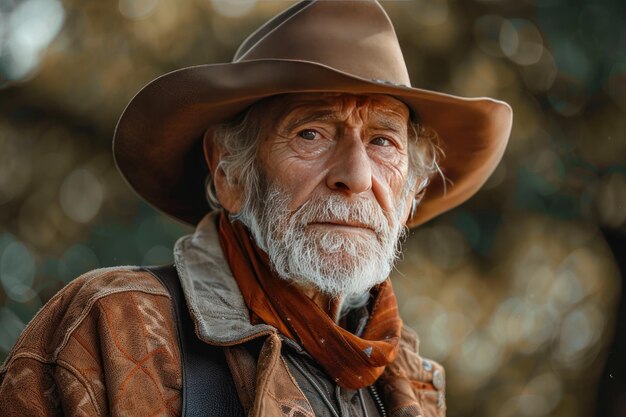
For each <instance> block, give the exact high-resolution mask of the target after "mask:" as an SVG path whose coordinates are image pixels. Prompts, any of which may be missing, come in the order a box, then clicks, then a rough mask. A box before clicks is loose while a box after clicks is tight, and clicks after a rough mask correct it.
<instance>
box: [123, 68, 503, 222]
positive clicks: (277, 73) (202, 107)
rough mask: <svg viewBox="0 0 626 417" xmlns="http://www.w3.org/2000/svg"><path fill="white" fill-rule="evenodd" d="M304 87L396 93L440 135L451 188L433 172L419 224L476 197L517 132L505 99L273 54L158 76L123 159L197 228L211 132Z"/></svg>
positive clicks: (144, 189) (130, 127)
mask: <svg viewBox="0 0 626 417" xmlns="http://www.w3.org/2000/svg"><path fill="white" fill-rule="evenodd" d="M297 92H345V93H353V94H387V95H390V96H393V97H395V98H397V99H398V100H400V101H402V102H404V103H405V104H406V105H407V106H408V107H409V108H411V109H412V110H413V111H414V112H415V113H416V114H418V115H419V120H420V123H422V124H423V125H425V126H429V127H430V128H432V129H434V130H435V131H436V132H437V134H438V136H439V139H440V147H441V148H442V150H443V153H444V155H445V157H444V158H443V160H442V161H441V163H440V166H441V170H442V172H443V174H444V175H445V177H446V179H447V180H448V186H447V187H444V183H443V181H442V180H441V178H439V177H438V176H435V177H434V178H433V182H432V183H431V184H430V185H429V187H428V190H427V192H426V194H425V196H424V199H423V200H422V203H421V204H420V206H419V207H418V209H417V211H416V212H415V215H414V216H413V217H412V218H411V219H409V221H408V225H409V226H410V227H413V226H416V225H419V224H422V223H424V222H426V221H428V220H430V219H432V218H433V217H435V216H437V215H438V214H441V213H443V212H445V211H447V210H450V209H452V208H454V207H456V206H458V205H459V204H461V203H463V202H464V201H466V200H467V199H469V198H470V197H471V196H472V195H474V194H475V193H476V192H477V191H478V189H479V188H480V187H481V186H482V185H483V184H484V183H485V181H486V180H487V179H488V177H489V176H490V175H491V173H492V172H493V171H494V169H495V168H496V166H497V164H498V162H499V161H500V159H501V158H502V154H503V153H504V149H505V147H506V144H507V141H508V138H509V134H510V131H511V125H512V110H511V107H510V106H509V105H508V104H507V103H504V102H502V101H498V100H493V99H490V98H463V97H457V96H453V95H448V94H442V93H438V92H434V91H428V90H421V89H418V88H411V87H405V86H398V85H392V84H388V83H384V82H379V81H376V80H366V79H363V78H359V77H356V76H353V75H351V74H346V73H343V72H341V71H338V70H335V69H333V68H330V67H327V66H324V65H320V64H317V63H313V62H308V61H296V60H277V59H264V60H255V61H243V62H237V63H226V64H209V65H200V66H195V67H189V68H183V69H180V70H177V71H173V72H170V73H168V74H165V75H163V76H161V77H159V78H157V79H155V80H153V81H152V82H150V83H149V84H148V85H146V86H145V87H144V88H143V89H141V90H140V91H139V92H138V93H137V94H136V95H135V97H133V99H132V100H131V101H130V103H129V104H128V106H127V107H126V109H125V110H124V112H123V114H122V116H121V117H120V119H119V121H118V124H117V127H116V129H115V134H114V138H113V155H114V159H115V163H116V164H117V166H118V168H119V170H120V172H121V173H122V175H123V176H124V178H125V179H126V181H127V182H128V183H129V185H130V186H131V188H132V189H134V190H135V191H136V192H137V193H138V194H139V195H140V196H141V197H142V198H144V199H145V200H146V201H147V202H148V203H150V204H151V205H153V206H154V207H156V208H157V209H159V210H161V211H163V212H165V213H166V214H169V215H171V216H173V217H174V218H176V219H178V220H181V221H183V222H184V223H187V224H189V225H192V226H194V225H196V224H197V223H198V222H199V221H200V220H201V219H202V217H203V216H204V215H205V214H206V213H207V212H208V211H209V210H210V207H209V205H208V204H207V201H206V198H205V195H206V193H205V182H204V181H205V178H206V175H207V173H208V171H207V167H206V164H205V162H204V157H203V154H202V146H201V138H202V136H203V134H204V132H205V131H206V129H207V128H208V127H210V126H212V125H215V124H218V123H223V122H225V121H227V120H229V119H231V118H232V117H234V116H235V115H236V114H238V113H239V112H241V111H242V110H244V109H246V108H247V107H248V106H250V105H251V104H253V103H254V102H256V101H258V100H261V99H263V98H266V97H269V96H273V95H277V94H285V93H297ZM444 188H447V191H446V192H445V193H444Z"/></svg>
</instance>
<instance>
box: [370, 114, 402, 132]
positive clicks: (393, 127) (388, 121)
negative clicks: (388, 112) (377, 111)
mask: <svg viewBox="0 0 626 417" xmlns="http://www.w3.org/2000/svg"><path fill="white" fill-rule="evenodd" d="M372 124H373V126H375V127H377V128H378V129H382V130H388V131H390V132H394V133H396V134H403V133H406V129H407V123H404V122H401V121H399V120H397V118H395V117H386V116H383V115H381V116H380V117H376V118H374V120H373V123H372Z"/></svg>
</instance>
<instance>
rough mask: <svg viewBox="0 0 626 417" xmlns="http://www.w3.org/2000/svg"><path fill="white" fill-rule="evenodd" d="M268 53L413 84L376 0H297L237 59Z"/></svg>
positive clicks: (259, 57) (243, 46)
mask: <svg viewBox="0 0 626 417" xmlns="http://www.w3.org/2000/svg"><path fill="white" fill-rule="evenodd" d="M267 59H287V60H298V61H307V62H313V63H317V64H321V65H326V66H329V67H331V68H334V69H336V70H339V71H342V72H345V73H348V74H351V75H354V76H358V77H361V78H365V79H367V80H375V81H386V82H391V83H393V84H399V85H406V86H410V79H409V75H408V71H407V68H406V64H405V62H404V57H403V55H402V51H401V49H400V44H399V42H398V38H397V36H396V33H395V30H394V28H393V25H392V23H391V20H390V19H389V16H387V13H386V12H385V10H384V9H383V8H382V6H381V5H380V4H379V3H378V2H377V1H373V0H359V1H354V0H352V1H347V0H341V1H337V0H335V1H329V0H317V1H302V2H299V3H297V4H295V5H294V6H292V7H290V8H289V9H287V10H285V11H284V12H282V13H281V14H279V15H277V16H276V17H274V18H273V19H271V20H269V21H268V22H267V23H265V24H264V25H263V26H261V27H260V28H259V29H257V30H256V31H255V32H254V33H253V34H252V35H250V36H249V37H248V38H247V39H246V40H245V41H244V42H243V43H242V44H241V46H240V47H239V49H238V50H237V52H236V53H235V57H234V58H233V62H241V61H252V60H267Z"/></svg>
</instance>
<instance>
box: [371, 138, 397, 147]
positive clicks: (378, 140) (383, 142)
mask: <svg viewBox="0 0 626 417" xmlns="http://www.w3.org/2000/svg"><path fill="white" fill-rule="evenodd" d="M370 143H371V144H372V145H376V146H391V145H392V143H391V141H390V140H389V139H387V138H383V137H382V136H378V137H375V138H374V139H372V141H371V142H370Z"/></svg>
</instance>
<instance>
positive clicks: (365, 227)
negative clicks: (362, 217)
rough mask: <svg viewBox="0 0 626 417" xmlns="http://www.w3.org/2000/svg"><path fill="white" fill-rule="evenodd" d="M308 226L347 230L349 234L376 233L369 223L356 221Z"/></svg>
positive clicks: (320, 223)
mask: <svg viewBox="0 0 626 417" xmlns="http://www.w3.org/2000/svg"><path fill="white" fill-rule="evenodd" d="M308 226H314V227H328V228H333V229H336V230H338V231H340V230H345V231H349V232H355V231H369V232H372V233H376V230H375V229H374V227H373V226H372V225H370V224H367V223H361V222H354V221H350V222H344V221H324V222H311V223H309V224H308Z"/></svg>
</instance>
